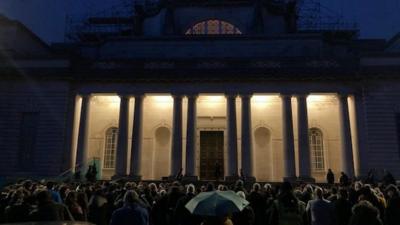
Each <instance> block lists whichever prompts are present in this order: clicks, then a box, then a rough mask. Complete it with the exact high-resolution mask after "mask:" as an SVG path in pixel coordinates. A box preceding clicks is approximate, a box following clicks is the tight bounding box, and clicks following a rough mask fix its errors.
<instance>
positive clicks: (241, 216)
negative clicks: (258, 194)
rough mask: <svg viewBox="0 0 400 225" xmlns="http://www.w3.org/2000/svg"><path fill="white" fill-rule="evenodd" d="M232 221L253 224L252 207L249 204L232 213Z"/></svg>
mask: <svg viewBox="0 0 400 225" xmlns="http://www.w3.org/2000/svg"><path fill="white" fill-rule="evenodd" d="M232 222H233V224H234V225H253V224H254V211H253V209H252V208H251V207H250V206H247V207H245V208H244V209H243V210H242V211H241V212H237V213H234V214H233V217H232Z"/></svg>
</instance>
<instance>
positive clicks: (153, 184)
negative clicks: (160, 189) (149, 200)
mask: <svg viewBox="0 0 400 225" xmlns="http://www.w3.org/2000/svg"><path fill="white" fill-rule="evenodd" d="M149 190H150V191H151V192H157V185H156V184H155V183H150V184H149Z"/></svg>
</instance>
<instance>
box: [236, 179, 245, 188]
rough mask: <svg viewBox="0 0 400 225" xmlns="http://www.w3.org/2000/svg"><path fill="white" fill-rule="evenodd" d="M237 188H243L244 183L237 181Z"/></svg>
mask: <svg viewBox="0 0 400 225" xmlns="http://www.w3.org/2000/svg"><path fill="white" fill-rule="evenodd" d="M235 186H236V187H240V188H241V187H243V181H242V180H237V181H236V184H235Z"/></svg>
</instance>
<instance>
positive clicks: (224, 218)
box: [201, 216, 234, 225]
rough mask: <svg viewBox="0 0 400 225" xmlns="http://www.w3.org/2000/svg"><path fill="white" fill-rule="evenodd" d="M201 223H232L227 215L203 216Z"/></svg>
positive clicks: (221, 224) (216, 224) (215, 224)
mask: <svg viewBox="0 0 400 225" xmlns="http://www.w3.org/2000/svg"><path fill="white" fill-rule="evenodd" d="M201 225H234V224H233V222H232V220H231V219H230V218H229V217H228V216H219V217H205V218H204V220H203V222H202V223H201Z"/></svg>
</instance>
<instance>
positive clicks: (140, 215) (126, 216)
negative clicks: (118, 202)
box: [110, 203, 149, 225]
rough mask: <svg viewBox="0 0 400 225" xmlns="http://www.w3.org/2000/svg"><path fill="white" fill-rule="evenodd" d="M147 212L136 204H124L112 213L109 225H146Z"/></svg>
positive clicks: (147, 221) (147, 222)
mask: <svg viewBox="0 0 400 225" xmlns="http://www.w3.org/2000/svg"><path fill="white" fill-rule="evenodd" d="M148 224H149V214H148V212H147V210H146V209H145V208H144V207H142V206H141V205H139V204H137V203H132V204H126V205H124V206H123V207H122V208H119V209H117V210H115V211H114V213H113V214H112V216H111V222H110V225H148Z"/></svg>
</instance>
